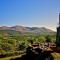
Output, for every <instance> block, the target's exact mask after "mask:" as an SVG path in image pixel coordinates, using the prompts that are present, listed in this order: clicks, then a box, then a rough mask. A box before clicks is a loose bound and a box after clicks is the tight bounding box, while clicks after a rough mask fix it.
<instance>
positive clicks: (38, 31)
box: [0, 26, 55, 34]
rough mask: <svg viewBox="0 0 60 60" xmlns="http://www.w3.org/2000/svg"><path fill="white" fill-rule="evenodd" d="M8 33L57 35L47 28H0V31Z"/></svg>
mask: <svg viewBox="0 0 60 60" xmlns="http://www.w3.org/2000/svg"><path fill="white" fill-rule="evenodd" d="M3 30H4V31H6V32H12V33H14V32H20V33H35V34H55V32H54V31H52V30H50V29H48V28H45V27H40V28H39V27H24V26H12V27H7V26H2V27H0V31H3Z"/></svg>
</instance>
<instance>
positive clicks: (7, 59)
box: [0, 54, 24, 60]
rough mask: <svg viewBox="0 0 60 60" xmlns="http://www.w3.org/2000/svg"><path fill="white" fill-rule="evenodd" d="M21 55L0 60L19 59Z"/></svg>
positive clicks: (0, 59)
mask: <svg viewBox="0 0 60 60" xmlns="http://www.w3.org/2000/svg"><path fill="white" fill-rule="evenodd" d="M22 55H24V54H22ZM22 55H18V56H12V57H6V58H0V60H10V59H14V58H18V57H21V56H22Z"/></svg>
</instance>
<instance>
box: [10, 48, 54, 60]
mask: <svg viewBox="0 0 60 60" xmlns="http://www.w3.org/2000/svg"><path fill="white" fill-rule="evenodd" d="M11 60H54V59H53V57H52V55H51V53H50V52H47V51H43V52H42V50H41V49H39V48H36V49H34V50H32V49H31V48H27V51H26V55H23V56H22V57H20V58H15V59H11Z"/></svg>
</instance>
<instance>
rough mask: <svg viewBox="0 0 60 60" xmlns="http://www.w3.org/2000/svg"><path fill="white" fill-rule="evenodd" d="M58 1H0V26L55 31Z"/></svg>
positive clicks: (59, 8)
mask: <svg viewBox="0 0 60 60" xmlns="http://www.w3.org/2000/svg"><path fill="white" fill-rule="evenodd" d="M59 11H60V0H0V26H15V25H21V26H27V27H47V28H50V29H52V30H56V27H57V26H58V21H59Z"/></svg>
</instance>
